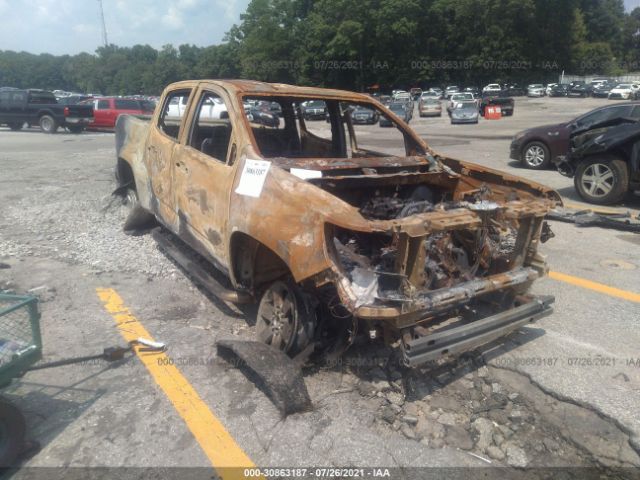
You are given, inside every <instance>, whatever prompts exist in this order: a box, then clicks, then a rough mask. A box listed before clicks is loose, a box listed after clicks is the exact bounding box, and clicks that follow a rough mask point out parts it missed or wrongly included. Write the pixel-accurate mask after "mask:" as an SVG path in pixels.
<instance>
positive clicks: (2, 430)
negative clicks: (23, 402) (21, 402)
mask: <svg viewBox="0 0 640 480" xmlns="http://www.w3.org/2000/svg"><path fill="white" fill-rule="evenodd" d="M25 430H26V426H25V421H24V416H23V415H22V412H20V410H19V409H18V407H16V406H15V405H13V404H12V403H9V402H8V401H6V400H3V399H0V468H7V467H11V466H13V465H14V462H15V460H16V458H17V457H18V455H19V454H20V453H21V452H22V450H23V447H24V435H25Z"/></svg>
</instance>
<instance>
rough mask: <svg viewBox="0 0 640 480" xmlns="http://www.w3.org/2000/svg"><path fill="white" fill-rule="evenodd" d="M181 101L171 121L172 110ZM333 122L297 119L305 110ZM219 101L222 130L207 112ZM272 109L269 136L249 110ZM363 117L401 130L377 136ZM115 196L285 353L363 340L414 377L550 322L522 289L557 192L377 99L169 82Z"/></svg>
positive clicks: (541, 266) (126, 123)
mask: <svg viewBox="0 0 640 480" xmlns="http://www.w3.org/2000/svg"><path fill="white" fill-rule="evenodd" d="M179 97H187V99H188V101H187V108H186V110H185V111H184V112H183V113H182V114H181V116H180V117H171V115H170V109H169V105H170V104H171V103H172V102H174V103H175V102H176V101H179V100H181V98H179ZM312 100H318V101H322V102H324V103H325V105H326V110H327V116H328V122H327V123H325V122H320V123H318V122H313V123H309V122H306V121H305V118H304V115H303V103H305V102H308V101H312ZM212 101H216V102H218V101H222V102H223V103H224V104H225V107H226V112H228V115H224V116H222V117H224V118H220V119H212V118H207V117H205V116H203V115H201V109H202V108H203V106H206V104H207V103H208V102H209V103H210V102H212ZM256 101H267V102H277V103H278V104H279V105H280V106H281V108H282V121H281V122H280V124H279V125H278V126H273V127H270V126H266V125H263V124H255V123H252V122H251V120H250V118H248V117H247V115H246V114H245V109H244V108H243V105H246V104H248V103H251V102H256ZM357 107H364V108H368V109H371V110H375V111H376V112H377V113H378V114H379V115H380V116H384V117H386V118H387V119H389V120H390V121H391V122H392V123H393V125H394V126H395V127H396V129H395V130H393V134H394V135H395V136H393V135H392V137H393V138H391V139H385V140H382V139H380V138H379V134H378V135H374V134H373V133H372V132H373V131H368V130H367V129H371V128H372V127H367V126H358V125H355V124H354V122H352V120H351V118H350V114H351V113H350V112H352V111H354V110H355V109H356V108H357ZM116 134H117V135H116V141H117V152H118V165H117V172H118V175H117V177H118V180H119V192H120V193H122V194H123V196H126V197H127V198H129V200H130V201H131V202H132V203H134V205H133V208H134V212H135V213H133V214H132V215H137V216H138V217H139V214H140V212H141V211H142V212H147V213H148V214H149V215H153V216H154V217H155V218H156V219H157V220H158V221H159V222H160V223H161V224H162V225H163V226H164V227H165V228H166V229H168V230H170V231H171V232H173V233H174V234H175V235H177V236H178V237H180V238H181V239H182V240H183V241H184V242H185V243H187V244H188V245H189V246H191V247H192V248H193V249H195V250H196V251H197V252H198V253H199V254H201V255H202V256H204V257H205V258H206V259H207V260H208V261H209V262H210V263H211V264H212V265H214V266H216V267H217V269H219V270H221V271H222V272H223V273H224V274H226V275H227V277H228V278H229V283H230V285H231V289H232V291H231V292H227V293H228V295H224V296H223V298H226V299H230V300H234V301H238V300H254V301H256V302H259V308H258V318H257V323H256V327H257V335H258V338H259V339H260V340H262V341H264V342H266V343H268V344H270V345H272V346H274V347H276V348H279V349H282V350H284V351H286V352H288V353H289V354H291V355H293V354H296V353H299V352H301V351H303V350H305V349H308V348H310V347H309V346H310V345H313V346H315V347H327V348H334V349H338V345H340V346H341V347H346V346H348V345H349V344H350V343H351V342H352V341H353V339H354V338H355V336H356V334H357V333H358V332H360V333H366V334H367V336H369V337H370V338H381V339H384V340H385V341H386V342H388V343H394V342H396V341H398V340H399V343H400V347H401V348H402V352H403V355H404V361H405V363H406V364H407V365H418V364H420V363H423V362H425V361H429V360H432V359H435V358H438V357H440V356H443V355H448V354H457V353H460V352H462V351H465V350H468V349H470V348H474V347H476V346H478V345H481V344H484V343H487V342H489V341H491V340H493V339H495V338H497V337H500V336H502V335H505V334H506V333H508V332H510V331H512V330H514V329H515V328H517V327H519V326H521V325H523V324H525V323H527V322H531V321H534V320H536V319H537V318H540V317H541V316H544V315H547V314H549V313H550V312H551V307H550V303H552V302H553V298H552V297H544V298H539V297H534V296H531V295H528V294H527V293H526V292H527V290H528V288H529V286H530V285H531V283H532V282H533V281H534V280H535V279H537V278H539V277H540V276H542V275H544V274H545V273H546V271H547V267H546V265H545V263H544V260H543V258H542V257H541V256H540V255H539V254H538V253H537V247H538V244H539V242H541V241H544V240H545V239H546V237H548V236H549V234H550V232H548V228H547V227H546V225H544V228H543V223H544V222H543V218H544V216H545V214H546V213H547V212H548V211H549V210H550V209H551V208H553V206H554V205H556V203H558V202H559V201H560V200H559V196H558V194H557V193H556V192H554V191H553V190H550V189H548V188H546V187H544V186H542V185H539V184H535V183H532V182H529V181H526V180H524V179H521V178H518V177H514V176H510V175H507V174H504V173H502V172H499V171H494V170H490V169H487V168H484V167H481V166H478V165H475V164H472V163H466V162H462V161H458V160H454V159H451V158H446V157H443V156H440V155H438V154H436V153H435V152H434V151H432V150H431V149H430V148H429V147H428V145H427V144H426V143H425V142H424V141H423V140H422V139H421V138H420V137H418V135H417V134H416V133H415V132H414V131H412V130H411V129H410V128H409V127H408V126H407V124H406V123H405V122H404V121H402V120H401V119H400V118H398V117H397V116H396V115H394V114H393V113H392V112H390V111H389V110H388V109H387V108H385V107H384V106H382V105H381V104H380V103H378V102H377V101H375V100H373V99H372V98H370V97H368V96H365V95H360V94H356V93H351V92H345V91H338V90H328V89H319V88H306V87H294V86H289V85H282V84H266V83H260V82H252V81H188V82H180V83H176V84H173V85H171V86H169V87H168V88H167V89H166V90H165V92H164V94H163V97H162V100H161V103H160V105H159V108H157V109H156V112H155V114H154V117H153V118H152V120H151V122H145V121H143V120H140V119H137V118H133V117H126V116H125V117H121V118H120V120H119V121H118V125H117V128H116Z"/></svg>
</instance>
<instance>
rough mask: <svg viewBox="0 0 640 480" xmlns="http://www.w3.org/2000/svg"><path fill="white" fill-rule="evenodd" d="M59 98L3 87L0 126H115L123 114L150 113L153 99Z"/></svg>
mask: <svg viewBox="0 0 640 480" xmlns="http://www.w3.org/2000/svg"><path fill="white" fill-rule="evenodd" d="M78 97H79V96H78V95H66V96H63V97H56V96H55V94H54V93H53V92H50V91H47V90H39V89H27V90H21V89H18V88H12V87H2V88H0V125H7V126H8V127H9V128H11V130H14V131H17V130H21V129H22V128H24V126H25V125H28V126H36V125H37V126H39V127H40V129H41V130H42V131H43V132H45V133H55V132H57V131H58V129H59V128H66V129H67V130H69V131H70V132H72V133H80V132H82V131H83V130H85V129H113V128H114V126H115V123H116V120H117V118H118V117H119V116H120V115H123V114H128V115H151V114H152V113H153V111H154V109H155V106H156V105H155V103H154V102H153V101H149V100H144V99H136V98H121V97H98V98H93V97H88V96H83V97H84V98H78Z"/></svg>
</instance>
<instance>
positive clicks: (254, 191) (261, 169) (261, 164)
mask: <svg viewBox="0 0 640 480" xmlns="http://www.w3.org/2000/svg"><path fill="white" fill-rule="evenodd" d="M270 166H271V162H267V161H265V160H249V159H246V160H245V161H244V168H243V169H242V175H240V182H238V187H237V188H236V193H239V194H240V195H247V196H248V197H255V198H258V197H259V196H260V194H261V193H262V186H263V185H264V181H265V179H266V178H267V173H268V172H269V167H270Z"/></svg>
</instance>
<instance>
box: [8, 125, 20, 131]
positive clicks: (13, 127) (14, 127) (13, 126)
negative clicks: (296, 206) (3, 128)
mask: <svg viewBox="0 0 640 480" xmlns="http://www.w3.org/2000/svg"><path fill="white" fill-rule="evenodd" d="M22 125H23V124H22V123H10V124H9V128H10V129H11V130H13V131H14V132H17V131H18V130H22Z"/></svg>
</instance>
